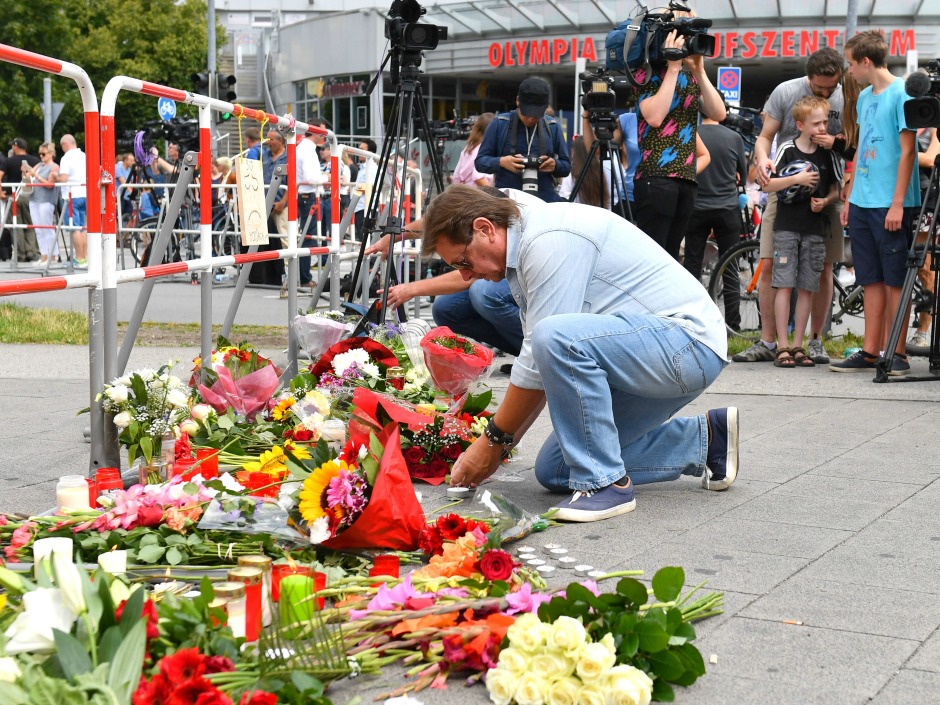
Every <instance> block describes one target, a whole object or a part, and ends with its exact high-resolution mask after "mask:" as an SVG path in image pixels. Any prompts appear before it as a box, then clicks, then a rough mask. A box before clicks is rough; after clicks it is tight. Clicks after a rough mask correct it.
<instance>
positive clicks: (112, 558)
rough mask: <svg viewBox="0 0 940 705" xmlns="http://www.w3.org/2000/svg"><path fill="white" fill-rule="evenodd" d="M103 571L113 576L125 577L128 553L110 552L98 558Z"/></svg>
mask: <svg viewBox="0 0 940 705" xmlns="http://www.w3.org/2000/svg"><path fill="white" fill-rule="evenodd" d="M98 565H99V566H101V570H103V571H104V572H105V573H110V574H111V575H123V574H124V573H126V572H127V551H108V552H107V553H102V554H101V555H100V556H98Z"/></svg>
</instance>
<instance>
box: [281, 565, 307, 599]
mask: <svg viewBox="0 0 940 705" xmlns="http://www.w3.org/2000/svg"><path fill="white" fill-rule="evenodd" d="M288 575H310V576H312V575H313V569H312V568H308V567H307V566H305V565H300V564H298V563H275V564H274V565H273V566H271V599H272V600H274V601H275V602H277V601H279V600H280V599H281V578H283V577H285V576H288Z"/></svg>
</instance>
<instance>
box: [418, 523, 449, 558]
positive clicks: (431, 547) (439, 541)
mask: <svg viewBox="0 0 940 705" xmlns="http://www.w3.org/2000/svg"><path fill="white" fill-rule="evenodd" d="M419 545H420V546H421V550H422V551H424V553H425V555H427V556H439V555H441V554H442V553H443V552H444V538H443V537H442V536H441V532H440V531H438V529H437V527H435V526H426V527H425V528H424V530H423V531H422V532H421V540H420V543H419Z"/></svg>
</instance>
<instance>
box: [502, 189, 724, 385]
mask: <svg viewBox="0 0 940 705" xmlns="http://www.w3.org/2000/svg"><path fill="white" fill-rule="evenodd" d="M513 197H515V194H513ZM515 200H516V201H517V202H518V203H519V209H520V211H521V212H522V221H521V222H520V223H515V224H512V225H510V227H509V229H508V232H507V243H506V279H507V280H508V282H509V288H510V291H511V292H512V296H513V298H514V299H515V300H516V303H517V304H519V309H520V316H521V318H522V330H523V334H524V338H523V341H522V350H521V352H520V353H519V357H517V358H516V362H515V364H514V365H513V368H512V375H511V378H510V379H511V381H512V383H513V384H514V385H516V386H517V387H522V388H524V389H542V380H541V376H540V375H539V371H538V368H537V367H536V364H535V360H534V358H533V356H532V346H531V340H532V331H533V329H534V328H535V326H536V324H538V322H539V321H541V320H542V319H543V318H547V317H549V316H555V315H558V314H563V313H596V314H605V315H612V316H621V317H623V316H631V315H654V316H659V317H661V318H667V319H670V320H672V321H675V323H676V324H678V325H680V326H682V327H683V328H684V329H685V330H686V331H687V332H688V333H689V335H690V336H691V337H692V338H694V339H695V340H698V341H700V342H701V343H702V344H704V345H705V346H707V347H708V348H710V349H711V350H712V351H714V353H715V354H716V355H718V356H719V357H720V358H722V359H725V358H726V357H727V354H728V337H727V332H726V330H725V323H724V319H723V318H722V315H721V312H720V311H719V310H718V307H717V306H716V305H715V303H714V302H713V301H712V300H711V298H710V297H709V296H708V292H707V291H706V290H705V288H704V287H703V286H702V285H701V284H700V283H699V282H698V281H696V279H695V277H693V276H692V275H691V274H689V273H688V272H687V271H686V270H685V268H684V267H683V266H682V265H681V264H679V263H678V262H676V261H675V260H674V259H673V258H672V257H670V256H669V255H668V254H667V253H666V251H665V250H664V249H662V248H661V247H660V246H659V245H657V244H656V243H655V242H654V241H653V240H651V239H650V238H649V236H647V235H646V234H645V233H644V232H643V231H642V230H640V229H639V228H637V227H636V226H634V225H633V224H631V223H630V222H628V221H626V220H624V219H623V218H621V217H619V216H617V215H614V214H613V213H611V212H610V211H608V210H606V209H603V208H595V207H593V206H585V205H581V204H578V203H547V204H546V203H539V204H538V205H537V206H535V207H533V205H532V204H531V203H530V204H529V205H527V204H526V202H525V201H524V200H523V199H520V198H516V199H515Z"/></svg>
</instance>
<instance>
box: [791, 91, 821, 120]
mask: <svg viewBox="0 0 940 705" xmlns="http://www.w3.org/2000/svg"><path fill="white" fill-rule="evenodd" d="M814 110H822V111H823V114H824V115H826V116H828V115H829V101H828V100H826V99H825V98H820V97H819V96H816V95H804V96H803V97H802V98H800V99H799V100H798V101H796V103H795V104H794V105H793V119H794V120H798V121H799V122H806V118H808V117H809V114H810V113H811V112H813V111H814Z"/></svg>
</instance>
